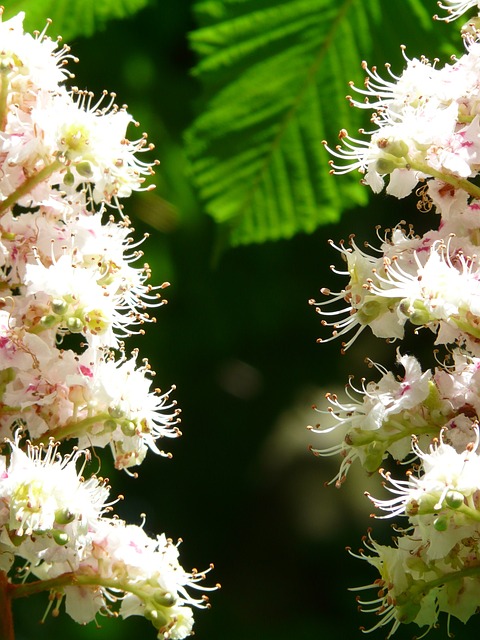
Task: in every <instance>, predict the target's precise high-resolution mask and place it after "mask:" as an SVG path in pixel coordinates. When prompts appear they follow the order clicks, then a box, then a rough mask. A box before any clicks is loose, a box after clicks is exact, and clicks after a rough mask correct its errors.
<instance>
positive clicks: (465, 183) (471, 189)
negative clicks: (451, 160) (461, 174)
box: [407, 158, 480, 200]
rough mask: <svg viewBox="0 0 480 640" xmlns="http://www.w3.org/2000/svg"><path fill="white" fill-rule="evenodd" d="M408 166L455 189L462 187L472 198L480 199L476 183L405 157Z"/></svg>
mask: <svg viewBox="0 0 480 640" xmlns="http://www.w3.org/2000/svg"><path fill="white" fill-rule="evenodd" d="M407 162H408V166H409V168H410V169H413V170H414V171H421V172H422V173H425V174H426V175H429V176H432V177H434V178H438V179H439V180H441V181H442V182H446V183H447V184H451V185H452V186H453V187H455V189H462V190H463V191H466V192H467V193H469V194H470V195H471V196H472V197H473V198H475V199H477V200H480V187H477V185H476V184H473V182H470V180H466V179H465V178H458V177H457V176H453V175H451V174H449V173H442V172H441V171H437V170H436V169H433V167H430V166H429V165H428V164H426V163H423V162H412V161H410V158H407Z"/></svg>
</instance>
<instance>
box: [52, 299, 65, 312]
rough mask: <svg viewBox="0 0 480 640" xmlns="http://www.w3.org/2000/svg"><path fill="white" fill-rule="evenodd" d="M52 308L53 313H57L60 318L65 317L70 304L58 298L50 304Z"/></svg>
mask: <svg viewBox="0 0 480 640" xmlns="http://www.w3.org/2000/svg"><path fill="white" fill-rule="evenodd" d="M50 307H51V309H52V311H53V313H56V314H57V315H58V316H63V314H64V313H66V311H67V309H68V302H66V301H65V300H63V298H56V299H54V300H52V302H51V303H50Z"/></svg>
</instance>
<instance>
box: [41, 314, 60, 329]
mask: <svg viewBox="0 0 480 640" xmlns="http://www.w3.org/2000/svg"><path fill="white" fill-rule="evenodd" d="M57 323H58V318H57V316H52V315H46V316H42V317H41V318H40V324H41V325H42V327H45V329H50V328H51V327H54V326H55V325H56V324H57Z"/></svg>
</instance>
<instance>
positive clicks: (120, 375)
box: [67, 351, 180, 469]
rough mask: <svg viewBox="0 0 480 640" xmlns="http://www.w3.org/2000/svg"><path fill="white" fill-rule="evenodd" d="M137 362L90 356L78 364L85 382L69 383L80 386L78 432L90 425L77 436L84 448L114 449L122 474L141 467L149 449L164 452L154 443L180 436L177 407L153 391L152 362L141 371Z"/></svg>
mask: <svg viewBox="0 0 480 640" xmlns="http://www.w3.org/2000/svg"><path fill="white" fill-rule="evenodd" d="M92 358H93V359H92ZM136 358H137V352H134V353H133V356H132V357H131V358H130V359H129V360H127V359H126V358H125V357H123V358H121V359H120V360H118V361H115V360H114V359H113V358H111V357H102V356H101V355H100V354H99V353H98V352H91V351H86V352H85V353H84V354H83V355H82V358H81V359H80V362H79V365H78V366H79V371H80V372H81V380H80V376H78V374H77V375H76V376H73V377H72V379H68V378H67V382H68V383H69V384H72V385H78V386H77V391H76V397H77V398H78V400H77V403H76V409H75V413H76V415H77V418H78V422H79V427H80V426H81V421H82V419H83V420H84V421H85V423H86V424H88V425H89V428H88V431H86V433H82V432H81V431H80V432H79V433H77V437H79V444H80V446H85V447H87V446H90V445H93V446H101V447H102V446H105V445H106V444H110V446H111V448H112V452H113V455H114V458H115V465H116V467H117V468H119V469H122V468H125V467H130V466H133V465H137V464H140V463H141V462H142V460H143V458H144V457H145V454H146V451H147V449H151V450H152V451H154V452H155V453H157V454H160V453H163V452H162V451H160V450H159V449H158V447H157V444H156V441H157V440H158V439H160V438H163V437H177V436H179V435H180V431H179V429H178V427H177V424H178V423H179V422H180V420H179V417H178V416H179V413H180V412H179V410H178V409H177V407H176V402H175V401H172V400H171V399H170V392H166V393H162V392H161V391H160V390H159V389H154V390H153V391H151V389H150V387H151V380H150V379H149V377H150V376H152V375H154V374H153V372H152V371H151V370H150V367H149V366H148V363H144V364H143V366H137V363H136ZM95 416H98V419H97V421H96V420H95ZM67 428H68V427H67ZM163 455H166V454H163Z"/></svg>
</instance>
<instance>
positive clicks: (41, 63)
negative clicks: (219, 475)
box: [0, 13, 208, 640]
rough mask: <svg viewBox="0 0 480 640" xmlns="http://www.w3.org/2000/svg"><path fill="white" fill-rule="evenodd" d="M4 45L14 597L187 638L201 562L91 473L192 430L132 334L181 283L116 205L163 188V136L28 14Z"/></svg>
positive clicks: (9, 560)
mask: <svg viewBox="0 0 480 640" xmlns="http://www.w3.org/2000/svg"><path fill="white" fill-rule="evenodd" d="M0 43H1V46H0V85H1V92H0V93H1V95H0V280H1V297H0V589H4V588H5V585H7V587H6V588H7V591H8V596H7V599H5V598H4V597H2V598H1V600H2V603H5V602H7V601H8V599H11V598H17V597H24V596H28V595H31V594H33V593H37V592H40V591H46V592H49V593H50V605H49V608H50V607H52V606H54V611H58V608H59V607H60V605H61V603H62V601H63V602H65V610H66V612H67V613H68V614H69V615H70V616H71V617H72V618H73V619H74V620H76V621H77V622H79V623H82V624H85V623H87V622H90V621H92V620H95V619H96V617H97V616H98V615H112V616H121V617H124V618H126V617H128V616H131V615H141V616H144V617H146V618H147V619H148V620H150V621H151V623H152V624H153V626H154V628H155V630H156V631H157V634H158V638H160V639H167V638H169V639H171V640H180V639H182V638H185V637H186V636H188V635H190V634H191V633H192V626H193V613H192V607H201V608H205V607H206V606H207V602H208V599H207V598H206V596H205V595H201V596H200V597H199V598H197V597H194V596H193V595H192V589H196V590H199V589H200V590H201V591H203V592H204V591H206V590H207V589H206V588H205V587H201V586H199V585H198V583H199V582H200V581H201V580H203V578H204V573H198V572H195V571H194V572H192V573H187V572H186V571H184V570H183V568H182V567H181V565H180V563H179V552H178V545H175V544H173V542H172V541H171V540H169V539H167V538H166V537H165V535H160V536H157V537H155V538H151V537H149V536H148V535H147V534H146V533H145V531H144V529H143V526H134V525H127V524H126V523H125V522H123V521H122V520H120V519H119V518H117V517H114V516H111V515H110V513H111V511H112V505H113V504H114V503H115V502H116V500H113V501H112V500H111V499H110V498H109V490H110V487H109V486H107V481H106V480H104V479H102V478H100V477H98V476H97V475H96V474H95V473H93V474H90V476H88V475H86V472H87V471H88V469H89V467H90V460H91V458H92V454H91V450H92V448H94V447H99V448H108V449H109V450H110V451H111V453H112V455H113V459H114V465H115V467H116V468H117V469H127V470H129V469H130V468H132V467H135V466H138V465H140V464H141V463H142V462H143V460H144V458H145V456H146V454H147V452H148V451H152V452H154V453H156V454H159V455H162V456H167V457H168V456H169V455H170V454H167V453H165V452H164V451H163V449H162V448H161V447H160V446H159V440H161V439H163V438H172V437H177V436H179V435H180V430H179V428H178V424H179V422H180V420H179V410H178V409H177V407H176V402H175V400H173V399H172V398H171V392H172V391H173V389H174V387H173V386H172V387H171V388H170V389H166V390H161V389H160V388H158V387H154V386H153V377H154V376H155V374H154V372H153V371H152V370H151V367H150V365H149V363H148V361H147V360H146V359H143V360H141V361H139V357H138V351H137V350H136V349H135V350H134V351H133V352H132V354H131V355H128V354H126V352H125V347H124V342H123V341H124V339H125V338H128V337H129V336H131V335H134V334H143V333H144V325H145V324H146V323H148V322H154V320H155V318H153V317H152V316H151V310H152V309H156V308H158V307H160V306H162V305H163V304H164V302H165V301H164V300H163V298H162V295H161V292H162V289H164V288H165V287H166V286H167V285H168V283H163V284H160V285H157V286H154V285H151V284H150V282H149V280H150V275H151V274H150V267H149V265H148V264H146V263H144V262H142V256H143V252H142V251H141V249H140V246H141V244H142V242H143V240H144V239H145V238H143V239H141V240H140V241H136V240H134V239H133V238H132V231H133V229H132V228H131V225H130V221H129V219H128V217H127V216H126V215H125V214H124V212H123V208H122V206H121V205H120V203H119V199H120V198H125V197H128V196H130V195H131V193H132V191H138V190H145V189H149V188H150V187H149V186H146V185H145V184H144V181H145V179H146V177H147V176H149V175H151V174H153V166H154V165H155V164H156V163H155V162H145V161H143V160H141V159H140V158H139V154H141V153H143V152H145V151H149V150H150V149H151V148H152V147H151V145H149V144H148V143H147V140H146V136H145V135H143V136H140V137H138V136H136V138H135V139H133V140H129V139H128V138H127V129H131V127H132V126H135V125H136V124H137V123H135V122H134V121H133V119H132V117H131V116H130V114H129V113H128V112H127V111H126V108H125V107H117V106H116V104H115V102H114V99H115V96H114V95H113V94H107V93H104V94H103V95H102V96H101V97H100V99H98V100H96V99H95V98H94V96H93V95H92V94H91V93H90V92H83V91H80V90H78V89H77V88H72V89H68V88H67V87H66V86H65V84H64V83H65V81H66V80H68V79H70V78H71V77H73V76H71V74H70V73H69V72H68V71H67V70H66V64H67V62H68V61H69V60H70V59H74V58H73V56H72V55H71V54H70V53H69V48H68V47H66V46H63V47H61V48H59V45H58V42H55V41H52V40H51V39H50V38H49V37H48V36H47V35H46V33H45V31H43V32H42V33H39V34H37V35H36V36H31V35H29V34H26V33H24V31H23V14H21V13H20V14H19V15H17V16H16V17H15V18H13V19H11V20H7V21H4V22H1V21H0ZM72 441H73V444H74V448H73V451H72V452H71V453H66V454H62V453H61V451H64V450H65V445H64V444H63V443H67V442H68V443H71V442H72ZM98 461H99V458H98V455H97V454H95V465H94V466H95V468H96V472H97V473H98V470H99V462H98ZM18 560H20V562H18ZM54 602H55V605H53V603H54ZM2 606H3V604H2ZM3 615H4V611H3V610H2V611H1V612H0V616H3Z"/></svg>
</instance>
